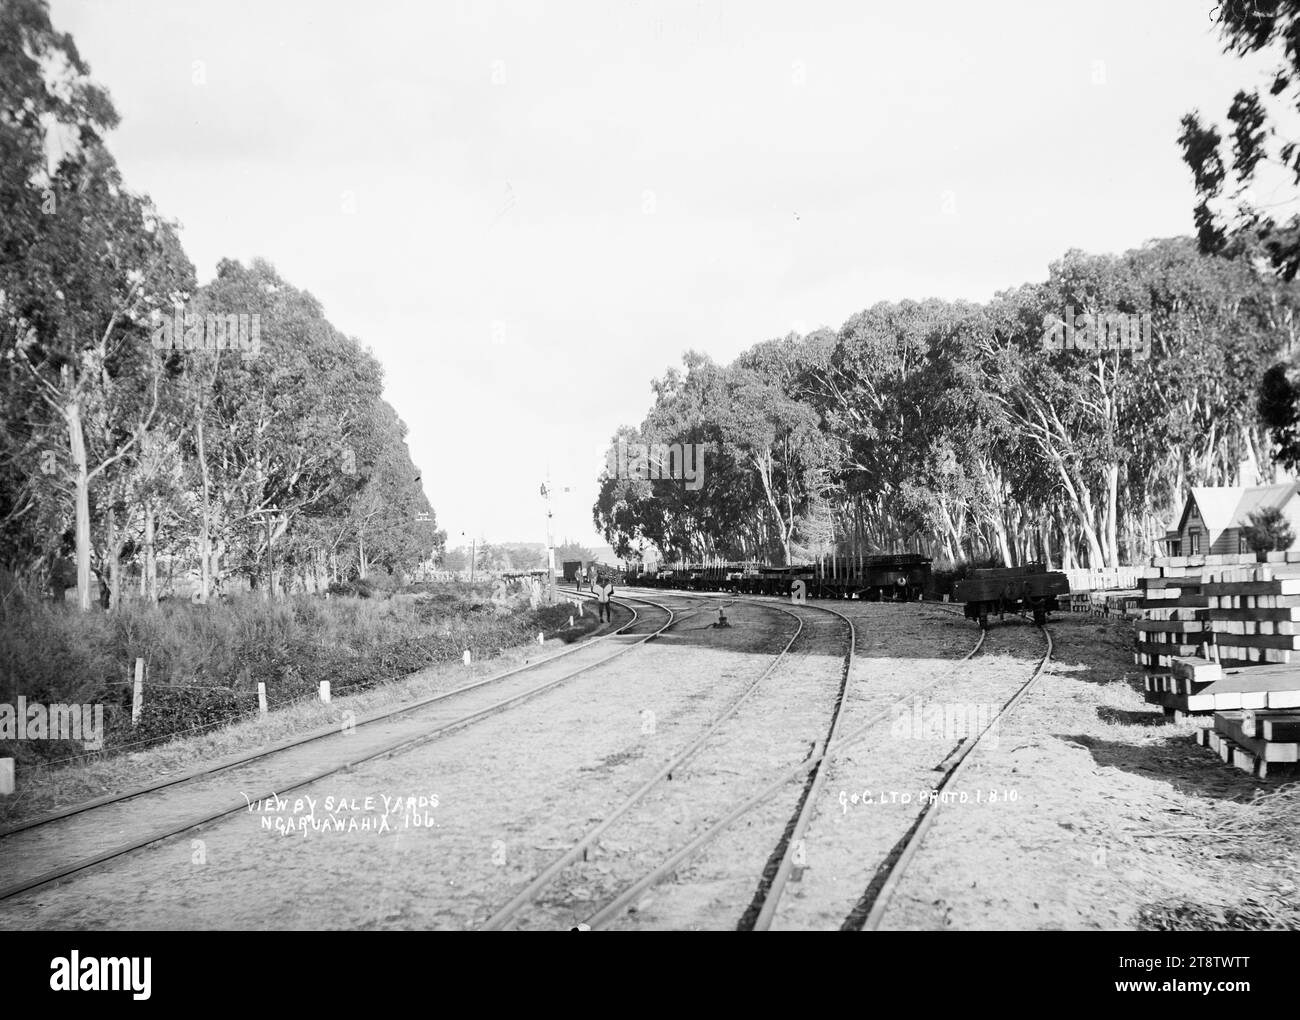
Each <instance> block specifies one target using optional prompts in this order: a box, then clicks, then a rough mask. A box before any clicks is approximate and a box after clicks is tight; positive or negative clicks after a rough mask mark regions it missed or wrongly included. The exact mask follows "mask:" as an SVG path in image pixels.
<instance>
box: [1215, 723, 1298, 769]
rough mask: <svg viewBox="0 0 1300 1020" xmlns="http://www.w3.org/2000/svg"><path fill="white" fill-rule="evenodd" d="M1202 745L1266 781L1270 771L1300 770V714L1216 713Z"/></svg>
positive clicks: (1229, 762)
mask: <svg viewBox="0 0 1300 1020" xmlns="http://www.w3.org/2000/svg"><path fill="white" fill-rule="evenodd" d="M1197 739H1198V742H1199V743H1200V745H1201V746H1202V747H1208V748H1210V749H1211V750H1212V751H1214V753H1215V754H1217V755H1218V756H1219V757H1220V758H1221V759H1222V760H1223V761H1225V762H1227V763H1228V764H1229V765H1234V766H1236V767H1237V768H1239V769H1241V770H1243V771H1245V772H1250V773H1251V774H1253V775H1255V776H1258V777H1259V778H1260V779H1265V778H1267V776H1268V773H1269V770H1270V769H1278V768H1281V769H1283V770H1284V771H1288V772H1294V771H1296V770H1297V768H1300V765H1298V764H1297V763H1300V711H1258V710H1256V709H1249V708H1245V709H1241V710H1240V711H1230V712H1216V713H1215V714H1214V728H1213V729H1204V730H1201V731H1199V737H1198V738H1197Z"/></svg>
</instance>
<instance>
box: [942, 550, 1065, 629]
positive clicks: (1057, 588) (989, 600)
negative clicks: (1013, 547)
mask: <svg viewBox="0 0 1300 1020" xmlns="http://www.w3.org/2000/svg"><path fill="white" fill-rule="evenodd" d="M1061 596H1064V597H1065V598H1067V599H1068V598H1069V596H1070V579H1069V578H1068V577H1066V576H1065V574H1063V573H1062V572H1061V571H1059V570H1051V571H1049V570H1048V569H1047V568H1046V567H1045V566H1043V564H1041V563H1029V564H1026V565H1024V566H1021V567H986V568H981V569H977V570H972V571H971V573H970V576H969V577H966V578H963V579H962V580H960V581H958V582H957V585H956V587H955V588H954V589H953V601H954V602H964V603H965V604H966V605H965V609H964V610H963V612H964V614H965V616H966V619H968V620H978V621H979V625H980V626H981V627H988V625H989V614H990V613H997V614H998V616H999V618H1000V617H1002V616H1005V615H1006V614H1007V613H1023V612H1032V613H1033V614H1034V622H1035V623H1037V624H1038V625H1039V626H1041V625H1042V624H1044V623H1046V622H1047V614H1048V613H1050V612H1053V611H1054V610H1056V609H1057V608H1058V602H1057V600H1058V599H1059V598H1060V597H1061Z"/></svg>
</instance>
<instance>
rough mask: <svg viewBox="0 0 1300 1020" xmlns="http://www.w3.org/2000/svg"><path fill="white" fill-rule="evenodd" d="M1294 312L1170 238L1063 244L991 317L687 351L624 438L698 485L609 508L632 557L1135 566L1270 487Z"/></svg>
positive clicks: (1229, 260) (918, 315)
mask: <svg viewBox="0 0 1300 1020" xmlns="http://www.w3.org/2000/svg"><path fill="white" fill-rule="evenodd" d="M1296 306H1297V291H1296V288H1295V286H1294V285H1292V284H1291V283H1290V282H1288V281H1283V280H1280V279H1278V278H1277V277H1276V276H1275V275H1274V274H1272V273H1270V272H1268V271H1267V270H1266V269H1262V268H1261V267H1260V266H1259V265H1258V263H1257V262H1256V261H1253V260H1251V259H1250V258H1249V257H1247V256H1246V255H1241V256H1238V257H1224V256H1218V255H1207V254H1203V253H1201V252H1200V251H1199V250H1198V247H1197V244H1196V242H1195V241H1193V240H1192V239H1190V238H1172V239H1166V240H1160V241H1153V242H1150V243H1148V244H1146V245H1144V246H1143V247H1141V248H1138V249H1134V250H1132V251H1129V252H1126V253H1124V254H1123V255H1090V254H1085V253H1083V252H1079V251H1070V252H1067V253H1066V254H1065V255H1064V256H1063V257H1062V258H1061V259H1060V260H1058V261H1056V262H1055V263H1053V264H1052V265H1051V267H1050V270H1049V274H1048V278H1047V280H1045V281H1043V282H1040V283H1031V284H1025V285H1023V286H1020V287H1017V288H1013V289H1010V290H1007V291H1004V292H1001V293H999V294H997V295H995V297H994V298H993V299H992V300H990V301H988V302H985V303H971V302H963V301H955V302H954V301H941V300H934V299H931V300H925V301H920V302H914V301H903V302H900V303H896V304H895V303H880V304H877V305H874V306H872V307H871V308H868V309H866V310H864V311H862V312H860V313H858V314H856V315H854V316H852V317H851V318H850V319H849V320H848V321H847V322H845V323H844V324H843V325H842V326H841V327H840V328H839V329H838V330H834V329H820V330H816V331H814V332H812V333H809V334H807V335H804V336H799V335H795V334H791V335H788V336H785V337H781V338H777V339H773V340H769V341H766V342H763V343H759V344H756V345H755V346H753V347H751V348H749V349H748V350H746V351H745V352H744V353H743V354H741V355H740V356H739V357H738V358H736V359H735V360H734V361H733V362H732V363H731V364H729V365H722V364H718V363H716V362H714V361H713V360H711V359H710V358H709V357H707V356H706V355H703V354H700V353H697V352H694V351H691V352H689V353H687V354H686V355H685V357H684V359H683V361H684V364H683V367H682V368H681V369H676V368H673V369H669V370H668V371H667V373H666V374H665V375H664V376H663V377H662V378H660V379H657V380H655V381H654V383H653V391H654V402H653V406H652V407H651V409H650V411H649V413H648V414H647V415H646V417H645V419H644V420H643V421H642V422H641V424H640V425H639V426H625V427H623V428H620V429H619V431H618V433H617V434H616V435H615V436H614V437H613V443H612V446H616V445H617V444H619V443H625V444H645V448H646V449H649V450H654V449H655V447H656V444H663V445H671V444H674V443H680V444H701V447H702V450H703V454H704V465H703V478H702V482H700V481H699V480H696V482H695V484H694V485H692V486H688V485H686V484H683V481H682V480H681V479H680V478H672V477H666V476H667V475H669V473H670V471H669V470H667V469H666V468H665V470H663V471H662V472H660V471H658V470H654V469H653V467H652V470H650V471H648V472H647V471H644V470H643V471H640V472H637V471H624V470H613V471H611V470H610V469H608V468H607V469H606V470H605V471H604V472H603V473H602V476H601V479H600V493H599V497H598V499H597V502H596V504H595V506H594V508H593V517H594V520H595V523H596V526H597V528H598V529H600V530H601V531H602V533H603V534H604V536H605V538H606V540H607V541H609V542H610V544H611V545H612V546H613V547H614V549H615V551H616V552H617V553H618V554H619V555H620V556H627V557H637V556H639V555H643V554H644V553H646V552H647V551H649V550H651V549H653V550H656V551H658V552H659V553H661V554H662V555H663V556H664V557H665V558H667V559H669V560H704V559H709V558H715V559H724V560H738V559H758V560H769V561H771V562H775V563H790V562H800V561H802V562H807V561H810V560H816V559H819V558H822V557H825V556H827V555H829V554H832V553H833V554H838V555H848V556H862V555H867V554H871V553H876V552H902V551H916V552H923V553H928V554H930V555H932V556H934V557H935V558H936V559H938V560H943V561H948V562H950V563H960V562H969V561H973V560H981V559H993V560H998V561H1001V562H1004V563H1007V564H1019V563H1023V562H1027V561H1043V562H1046V563H1049V564H1053V565H1057V566H1061V567H1064V568H1072V567H1076V566H1089V567H1102V566H1118V565H1120V564H1122V563H1133V562H1136V561H1137V560H1138V558H1140V557H1142V556H1145V555H1148V554H1150V553H1152V552H1155V551H1157V549H1158V542H1159V541H1160V539H1161V538H1163V536H1164V532H1165V529H1166V528H1168V527H1172V526H1173V523H1174V517H1175V516H1176V514H1177V512H1178V510H1179V509H1180V508H1181V505H1182V501H1183V499H1184V498H1185V496H1186V494H1187V490H1188V488H1189V487H1190V486H1194V485H1231V484H1236V483H1237V481H1238V478H1239V476H1240V474H1241V473H1242V465H1243V463H1244V464H1246V465H1247V466H1248V467H1247V473H1250V471H1252V470H1254V469H1255V468H1257V469H1258V471H1259V473H1260V474H1261V476H1263V477H1265V478H1268V477H1270V476H1271V474H1272V472H1273V470H1274V467H1273V465H1274V462H1275V453H1276V452H1277V451H1276V450H1275V441H1276V439H1277V436H1276V435H1275V433H1274V431H1273V430H1272V429H1270V427H1269V426H1268V425H1267V424H1266V423H1264V422H1263V421H1261V418H1260V413H1259V407H1258V404H1259V395H1258V390H1259V387H1260V383H1261V381H1262V380H1263V378H1264V376H1265V375H1266V373H1267V372H1268V371H1269V369H1270V368H1271V367H1272V366H1274V365H1275V364H1277V363H1278V362H1279V361H1281V360H1282V359H1284V358H1287V357H1288V356H1289V354H1290V352H1291V349H1292V346H1293V342H1294V339H1295V326H1296V322H1295V310H1296ZM1121 316H1123V318H1122V319H1121V318H1120V317H1121ZM1133 330H1138V331H1139V335H1138V336H1136V337H1135V336H1133V335H1132V332H1133ZM660 448H661V449H662V446H661V447H660ZM626 460H627V458H626V457H625V458H624V462H626ZM608 463H610V464H618V463H620V462H619V461H618V459H617V457H615V456H613V455H611V456H610V458H609V459H608ZM661 474H662V475H663V476H664V477H661Z"/></svg>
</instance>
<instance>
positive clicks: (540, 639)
mask: <svg viewBox="0 0 1300 1020" xmlns="http://www.w3.org/2000/svg"><path fill="white" fill-rule="evenodd" d="M537 643H538V644H539V645H543V644H545V643H546V638H544V637H542V632H541V631H540V630H539V631H538V632H537Z"/></svg>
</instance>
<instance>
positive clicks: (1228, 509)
mask: <svg viewBox="0 0 1300 1020" xmlns="http://www.w3.org/2000/svg"><path fill="white" fill-rule="evenodd" d="M1244 492H1245V489H1243V488H1241V487H1240V486H1237V485H1223V486H1217V485H1216V486H1208V485H1204V486H1196V487H1194V488H1193V489H1192V498H1191V500H1189V501H1188V505H1187V506H1185V507H1183V516H1182V520H1180V521H1179V522H1178V523H1179V527H1180V528H1181V527H1183V526H1185V525H1186V523H1187V511H1188V509H1189V507H1190V505H1191V502H1192V500H1194V501H1195V502H1196V507H1197V509H1198V510H1200V512H1201V520H1203V521H1204V522H1205V527H1206V528H1207V529H1208V530H1210V531H1222V530H1223V529H1224V528H1230V527H1232V521H1233V517H1234V516H1235V511H1236V509H1237V504H1238V503H1240V502H1241V497H1242V494H1243V493H1244Z"/></svg>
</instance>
